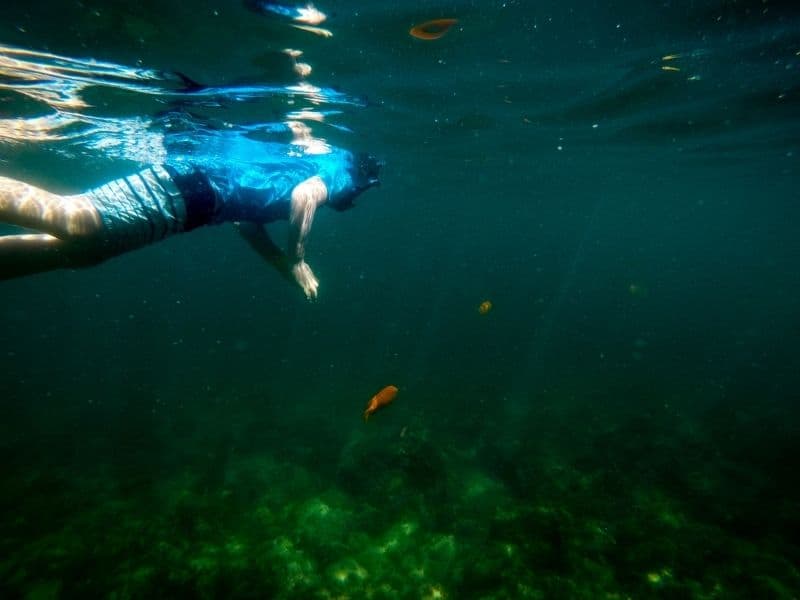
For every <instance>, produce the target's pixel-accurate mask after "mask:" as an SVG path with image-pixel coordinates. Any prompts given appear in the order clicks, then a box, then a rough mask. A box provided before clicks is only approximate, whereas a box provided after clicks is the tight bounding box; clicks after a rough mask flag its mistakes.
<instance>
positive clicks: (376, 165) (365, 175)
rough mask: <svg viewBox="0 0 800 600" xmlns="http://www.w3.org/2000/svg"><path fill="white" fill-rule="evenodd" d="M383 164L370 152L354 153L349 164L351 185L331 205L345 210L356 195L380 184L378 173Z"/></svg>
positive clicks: (350, 205) (351, 203)
mask: <svg viewBox="0 0 800 600" xmlns="http://www.w3.org/2000/svg"><path fill="white" fill-rule="evenodd" d="M384 164H385V163H384V162H383V161H382V160H378V159H377V158H375V157H374V156H372V155H371V154H366V153H364V152H362V153H359V154H356V155H354V156H353V162H352V164H351V166H350V178H351V180H352V187H351V188H350V189H349V190H347V192H346V193H345V194H343V195H342V196H341V197H340V198H339V199H338V201H336V202H332V203H331V206H332V207H333V208H334V209H336V210H346V209H348V208H350V207H352V206H353V202H354V200H355V199H356V196H358V195H359V194H360V193H361V192H363V191H365V190H367V189H369V188H371V187H372V186H374V185H379V184H380V181H379V179H378V175H379V174H380V171H381V167H383V165H384Z"/></svg>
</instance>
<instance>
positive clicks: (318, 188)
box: [287, 176, 328, 298]
mask: <svg viewBox="0 0 800 600" xmlns="http://www.w3.org/2000/svg"><path fill="white" fill-rule="evenodd" d="M327 199H328V187H327V186H326V185H325V182H324V181H322V179H321V178H320V177H317V176H314V177H309V178H308V179H306V180H305V181H302V182H301V183H299V184H297V185H296V186H295V188H294V189H293V190H292V203H291V208H290V214H289V247H288V252H287V256H288V259H289V263H290V264H291V272H292V276H293V277H294V279H295V281H297V283H298V285H299V286H300V287H301V288H303V292H305V294H306V297H308V298H316V297H317V288H318V287H319V281H317V278H316V276H315V275H314V272H313V271H312V270H311V267H309V266H308V263H306V261H305V255H306V239H307V238H308V234H309V232H310V231H311V224H312V223H313V222H314V214H315V213H316V211H317V207H318V206H320V205H321V204H324V203H325V201H326V200H327Z"/></svg>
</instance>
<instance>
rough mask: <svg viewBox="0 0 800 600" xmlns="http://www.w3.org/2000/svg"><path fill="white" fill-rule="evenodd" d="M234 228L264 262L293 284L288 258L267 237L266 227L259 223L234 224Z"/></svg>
mask: <svg viewBox="0 0 800 600" xmlns="http://www.w3.org/2000/svg"><path fill="white" fill-rule="evenodd" d="M236 228H237V229H238V230H239V233H240V234H241V235H242V237H243V238H244V239H245V240H246V241H247V243H248V244H250V247H251V248H252V249H253V250H255V251H256V252H257V253H258V254H259V256H261V258H263V259H264V260H266V261H267V262H268V263H269V264H271V265H272V266H273V267H275V269H276V270H277V271H278V272H279V273H280V274H281V275H283V277H285V278H286V279H288V280H289V281H291V282H292V283H294V282H295V279H294V276H293V275H292V268H291V265H290V264H289V258H288V257H287V256H286V253H285V252H283V251H282V250H281V249H280V248H279V247H278V246H277V244H275V242H273V241H272V238H271V237H269V232H267V229H266V227H264V226H263V225H261V224H260V223H249V222H241V223H236Z"/></svg>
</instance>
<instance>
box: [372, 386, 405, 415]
mask: <svg viewBox="0 0 800 600" xmlns="http://www.w3.org/2000/svg"><path fill="white" fill-rule="evenodd" d="M397 392H398V389H397V388H396V387H395V386H393V385H387V386H386V387H385V388H383V389H382V390H381V391H380V392H378V393H377V394H375V395H374V396H373V397H372V400H370V401H369V402H368V403H367V410H365V411H364V421H366V420H367V419H369V416H370V415H371V414H372V413H374V412H375V411H376V410H378V409H379V408H382V407H384V406H386V405H387V404H391V402H392V400H394V397H395V396H397Z"/></svg>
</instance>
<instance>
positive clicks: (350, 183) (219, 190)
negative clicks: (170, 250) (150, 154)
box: [86, 132, 381, 254]
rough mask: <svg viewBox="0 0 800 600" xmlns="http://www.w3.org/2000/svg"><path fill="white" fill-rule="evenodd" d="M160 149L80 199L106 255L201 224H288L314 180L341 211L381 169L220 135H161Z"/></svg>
mask: <svg viewBox="0 0 800 600" xmlns="http://www.w3.org/2000/svg"><path fill="white" fill-rule="evenodd" d="M165 147H166V150H167V160H166V162H165V163H164V164H163V165H159V166H154V167H151V168H148V169H145V170H143V171H141V172H139V173H137V174H135V175H131V176H128V177H123V178H122V179H118V180H115V181H112V182H110V183H107V184H105V185H103V186H101V187H99V188H96V189H94V190H91V191H89V192H87V193H86V195H87V196H88V197H89V198H90V199H91V201H92V202H93V204H94V205H95V207H96V208H97V210H98V212H99V213H100V215H101V217H102V219H103V224H104V229H105V235H104V236H103V237H104V241H103V243H104V246H105V249H106V251H107V252H108V253H111V254H116V253H119V252H123V251H126V250H130V249H133V248H136V247H140V246H143V245H146V244H149V243H152V242H155V241H158V240H160V239H163V238H165V237H167V236H168V235H171V234H174V233H180V232H184V231H191V230H192V229H195V228H197V227H200V226H202V225H209V224H218V223H223V222H227V221H250V222H254V223H269V222H272V221H277V220H282V219H288V218H289V213H290V206H291V196H292V190H293V189H294V188H295V186H297V184H299V183H301V182H303V181H305V180H306V179H308V178H310V177H314V176H319V177H320V178H321V179H322V180H323V182H324V183H325V185H326V186H327V189H328V198H327V202H326V205H327V206H330V207H331V208H334V209H336V210H345V209H347V208H349V207H350V206H352V204H353V200H354V199H355V197H356V196H357V195H358V194H359V193H361V192H362V191H363V190H365V189H367V188H368V187H370V186H372V185H375V184H377V183H378V179H377V175H378V170H379V168H380V166H381V164H380V163H379V162H378V161H376V160H375V159H374V158H372V157H371V156H367V155H358V156H354V155H353V154H352V153H351V152H349V151H347V150H343V149H341V148H336V147H331V148H330V152H329V153H326V154H306V153H304V148H303V147H302V146H298V145H296V144H280V143H276V142H261V141H257V140H252V139H249V138H243V137H240V136H225V135H224V134H222V135H219V134H217V135H214V136H208V135H203V134H202V133H198V132H193V134H191V135H190V134H177V135H174V136H167V138H166V139H165Z"/></svg>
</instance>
